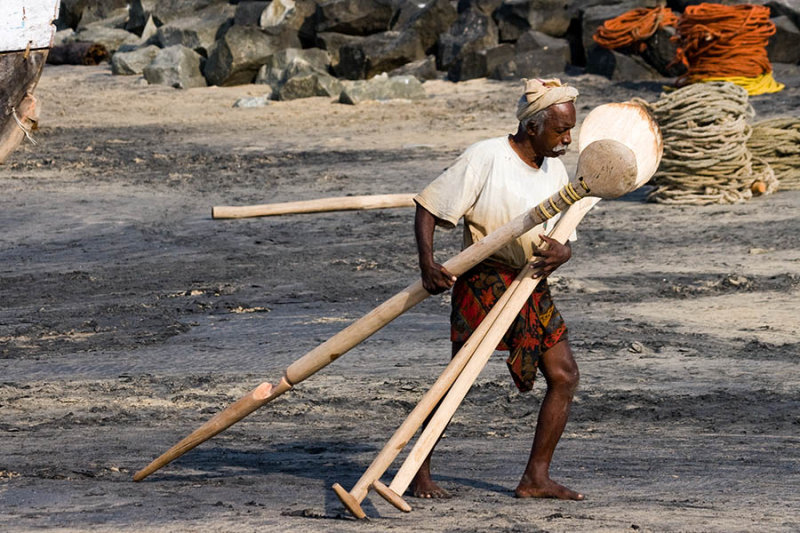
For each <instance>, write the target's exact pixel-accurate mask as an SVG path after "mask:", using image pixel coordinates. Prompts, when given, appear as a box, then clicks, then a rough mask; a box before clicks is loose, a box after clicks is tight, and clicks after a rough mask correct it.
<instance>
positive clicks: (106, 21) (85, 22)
mask: <svg viewBox="0 0 800 533" xmlns="http://www.w3.org/2000/svg"><path fill="white" fill-rule="evenodd" d="M127 21H128V6H127V4H123V5H120V6H118V7H117V8H113V9H111V6H110V5H109V6H107V8H104V9H100V10H98V9H97V6H87V7H85V8H84V10H83V14H82V15H81V21H80V22H79V23H78V26H77V28H75V29H76V30H77V31H80V30H82V29H84V28H88V27H89V26H92V25H97V26H105V27H106V28H117V29H124V28H125V23H126V22H127Z"/></svg>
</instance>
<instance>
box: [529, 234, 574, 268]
mask: <svg viewBox="0 0 800 533" xmlns="http://www.w3.org/2000/svg"><path fill="white" fill-rule="evenodd" d="M540 237H541V238H542V240H543V241H544V242H545V243H547V248H546V249H541V248H538V249H536V250H534V252H533V255H534V256H535V257H538V258H539V259H538V260H536V261H534V262H533V267H534V268H535V269H536V274H535V277H537V278H538V277H541V278H546V277H547V276H549V275H550V274H552V273H553V271H554V270H555V269H557V268H558V267H560V266H561V265H563V264H564V263H566V262H567V261H569V258H570V257H572V245H570V243H569V241H567V242H566V244H561V243H560V242H558V241H557V240H555V239H551V238H550V237H548V236H547V235H540Z"/></svg>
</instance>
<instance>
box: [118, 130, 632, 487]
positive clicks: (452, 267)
mask: <svg viewBox="0 0 800 533" xmlns="http://www.w3.org/2000/svg"><path fill="white" fill-rule="evenodd" d="M635 184H636V157H635V155H634V154H633V152H632V151H631V150H630V149H629V148H627V147H626V146H625V145H623V144H622V143H619V142H617V141H609V140H599V141H595V142H594V143H592V144H590V145H589V146H588V147H586V149H584V150H583V151H582V152H581V156H580V158H579V160H578V172H577V174H576V178H575V179H574V180H572V181H571V182H570V183H568V184H567V185H566V186H565V187H564V188H562V189H561V190H560V191H559V192H558V193H556V194H554V195H553V196H551V197H550V198H548V199H547V200H545V201H544V202H542V203H540V204H539V205H537V206H536V207H534V208H533V209H531V210H530V211H528V212H527V213H523V214H521V215H519V216H518V217H517V218H515V219H513V220H511V221H510V222H508V223H507V224H505V225H504V226H502V227H500V228H499V229H498V230H496V231H493V232H492V233H490V234H489V235H487V236H486V237H485V238H483V239H481V240H480V241H478V242H476V243H475V244H473V245H472V246H470V247H469V248H467V249H465V250H464V251H462V252H461V253H460V254H458V255H457V256H456V257H454V258H452V259H450V260H449V261H447V262H446V263H445V264H444V265H443V266H444V267H445V268H446V269H447V270H449V271H450V272H452V273H453V274H454V275H455V276H460V275H461V274H463V273H464V272H466V271H467V270H469V269H470V268H472V267H473V266H474V265H476V264H478V263H480V262H481V261H483V260H484V259H486V258H487V257H489V256H490V255H492V254H493V253H494V252H496V251H497V250H499V249H500V248H502V247H503V246H505V245H506V244H507V243H509V242H510V241H511V240H513V239H516V238H517V237H519V236H520V235H522V234H523V233H525V232H527V231H529V230H530V229H532V228H533V227H534V226H536V225H537V224H540V223H542V222H544V221H545V220H548V219H550V218H552V217H553V216H555V215H556V213H558V212H560V211H561V210H563V209H566V208H567V207H569V206H570V205H572V204H573V203H574V202H577V201H578V200H580V199H581V198H583V197H585V196H588V195H590V194H591V195H592V196H598V197H601V198H618V197H620V196H622V195H623V194H625V193H627V192H629V191H631V190H633V188H634V186H635ZM428 295H429V293H428V292H427V291H426V290H425V289H424V288H423V286H422V282H421V281H417V282H416V283H414V284H412V285H410V286H409V287H407V288H406V289H404V290H403V291H401V292H400V293H398V294H396V295H395V296H393V297H391V298H390V299H389V300H387V301H386V302H384V303H383V304H381V305H379V306H378V307H376V308H375V309H373V310H372V311H371V312H369V313H368V314H366V315H365V316H363V317H362V318H360V319H359V320H357V321H356V322H354V323H353V324H351V325H350V326H348V327H346V328H345V329H343V330H342V331H340V332H339V333H337V334H336V335H334V336H333V337H331V338H330V339H328V340H327V341H325V342H324V343H322V344H320V345H319V346H317V347H316V348H315V349H313V350H311V351H310V352H308V353H307V354H306V355H304V356H303V357H301V358H300V359H298V360H297V361H295V362H294V363H292V364H291V365H289V367H288V368H287V369H286V372H285V374H284V376H283V378H281V381H280V382H279V383H278V384H277V385H276V386H274V387H273V388H272V389H271V390H270V392H269V394H268V395H267V396H266V397H264V398H260V395H258V394H255V393H256V391H258V390H262V391H263V390H264V387H265V385H266V384H264V383H262V384H261V385H259V386H258V387H257V388H256V389H255V390H254V391H253V392H251V393H249V394H248V395H247V396H245V397H243V398H242V399H240V400H239V401H237V402H236V403H235V404H233V405H232V406H230V407H228V408H227V409H225V410H224V411H223V412H221V413H219V414H217V415H216V416H214V417H213V418H212V420H210V421H208V422H206V423H205V424H203V425H202V426H201V427H199V428H198V429H196V430H195V431H194V432H192V433H191V434H190V435H189V436H188V437H185V438H184V439H183V440H181V441H180V442H178V444H176V445H174V446H173V447H172V448H170V449H169V450H167V451H166V452H164V453H163V454H162V455H161V456H159V457H158V458H156V459H155V460H154V461H153V462H151V463H150V464H149V465H148V466H146V467H145V468H143V469H142V470H140V471H139V472H136V474H135V475H134V476H133V479H134V481H140V480H142V479H144V478H145V477H147V476H148V475H150V474H152V473H153V472H155V471H156V470H158V469H159V468H161V467H163V466H164V465H166V464H168V463H170V462H171V461H173V460H175V459H177V458H178V457H180V456H181V455H183V454H184V453H186V452H187V451H189V450H191V449H192V448H194V447H195V446H197V445H198V444H200V443H202V442H205V441H206V440H208V439H210V438H211V437H213V436H214V435H216V434H217V433H219V432H221V431H223V430H225V429H226V428H228V427H230V426H232V425H233V424H235V423H236V422H238V421H239V420H241V419H242V418H244V417H246V416H247V415H249V414H250V413H252V412H253V411H255V410H256V409H258V408H259V407H262V406H263V405H266V404H267V403H269V402H271V401H272V400H274V399H275V398H277V397H278V396H280V395H282V394H283V393H285V392H286V391H288V390H290V389H291V388H292V387H293V386H294V385H296V384H298V383H300V382H301V381H303V380H305V379H306V378H308V377H309V376H311V375H313V374H314V373H316V372H317V371H319V370H320V369H322V368H324V367H326V366H327V365H329V364H330V363H332V362H333V361H335V360H336V359H338V358H339V357H341V356H342V355H343V354H344V353H346V352H347V351H349V350H350V349H351V348H353V347H354V346H356V345H358V344H359V343H360V342H362V341H363V340H364V339H366V338H368V337H369V336H371V335H372V334H373V333H375V332H376V331H378V330H379V329H381V328H382V327H383V326H385V325H386V324H388V323H389V322H391V321H392V320H394V319H395V318H397V317H398V316H399V315H401V314H402V313H404V312H405V311H407V310H408V309H410V308H411V307H413V306H414V305H416V304H418V303H419V302H421V301H422V300H424V299H425V298H427V297H428Z"/></svg>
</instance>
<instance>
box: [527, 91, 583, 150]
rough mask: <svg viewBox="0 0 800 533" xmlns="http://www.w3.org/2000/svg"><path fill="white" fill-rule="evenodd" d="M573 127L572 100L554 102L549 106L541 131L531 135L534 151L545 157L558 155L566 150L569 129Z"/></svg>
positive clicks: (568, 140)
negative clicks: (560, 102)
mask: <svg viewBox="0 0 800 533" xmlns="http://www.w3.org/2000/svg"><path fill="white" fill-rule="evenodd" d="M574 127H575V106H574V105H573V104H572V102H566V103H563V104H556V105H553V106H551V107H550V108H549V111H548V114H547V119H546V120H545V121H544V126H543V127H542V131H541V132H537V134H536V135H534V137H533V147H534V149H535V150H536V153H537V154H539V155H543V156H545V157H559V156H562V155H564V154H565V153H566V152H567V146H569V144H570V143H571V142H572V135H571V134H570V131H571V130H572V128H574Z"/></svg>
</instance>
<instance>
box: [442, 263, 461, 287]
mask: <svg viewBox="0 0 800 533" xmlns="http://www.w3.org/2000/svg"><path fill="white" fill-rule="evenodd" d="M442 274H443V275H444V276H445V277H446V278H447V279H448V280H450V282H451V283H450V286H452V285H453V283H455V282H456V279H458V278H456V277H455V276H454V275H453V274H452V273H450V272H449V271H448V270H447V269H446V268H444V267H442Z"/></svg>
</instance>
